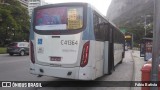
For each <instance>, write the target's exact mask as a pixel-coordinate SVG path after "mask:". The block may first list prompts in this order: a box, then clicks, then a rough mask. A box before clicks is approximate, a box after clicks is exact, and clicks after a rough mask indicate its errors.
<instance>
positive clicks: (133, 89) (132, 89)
mask: <svg viewBox="0 0 160 90" xmlns="http://www.w3.org/2000/svg"><path fill="white" fill-rule="evenodd" d="M133 52H134V50H132V51H131V56H132V60H133V72H132V81H135V60H134V58H133ZM130 90H135V87H131V88H130Z"/></svg>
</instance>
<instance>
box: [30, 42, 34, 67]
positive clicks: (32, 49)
mask: <svg viewBox="0 0 160 90" xmlns="http://www.w3.org/2000/svg"><path fill="white" fill-rule="evenodd" d="M30 59H31V62H32V63H33V64H34V63H35V57H34V46H33V43H32V41H30Z"/></svg>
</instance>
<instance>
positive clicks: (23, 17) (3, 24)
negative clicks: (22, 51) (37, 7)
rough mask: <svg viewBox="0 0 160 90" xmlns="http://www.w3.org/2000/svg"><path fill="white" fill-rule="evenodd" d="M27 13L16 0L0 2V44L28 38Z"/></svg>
mask: <svg viewBox="0 0 160 90" xmlns="http://www.w3.org/2000/svg"><path fill="white" fill-rule="evenodd" d="M29 19H30V18H29V15H28V11H27V9H26V8H24V7H23V6H21V4H20V2H19V1H17V0H4V2H3V3H0V45H2V46H4V45H5V44H7V43H9V42H11V41H22V40H24V39H25V40H28V37H27V36H28V34H29V27H30V26H29V25H30V24H29V23H30V22H29Z"/></svg>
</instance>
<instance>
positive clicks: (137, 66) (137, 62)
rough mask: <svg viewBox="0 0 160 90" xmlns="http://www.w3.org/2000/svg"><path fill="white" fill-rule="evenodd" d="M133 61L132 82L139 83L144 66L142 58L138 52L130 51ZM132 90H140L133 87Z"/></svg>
mask: <svg viewBox="0 0 160 90" xmlns="http://www.w3.org/2000/svg"><path fill="white" fill-rule="evenodd" d="M132 56H133V60H134V78H133V81H141V69H142V66H143V65H144V64H145V61H144V57H140V51H137V50H132ZM133 90H141V87H135V88H134V89H133Z"/></svg>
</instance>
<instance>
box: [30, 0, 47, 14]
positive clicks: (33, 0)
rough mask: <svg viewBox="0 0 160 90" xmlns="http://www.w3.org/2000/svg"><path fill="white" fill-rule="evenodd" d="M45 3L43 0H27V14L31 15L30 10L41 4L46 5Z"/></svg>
mask: <svg viewBox="0 0 160 90" xmlns="http://www.w3.org/2000/svg"><path fill="white" fill-rule="evenodd" d="M46 4H47V3H46V2H45V1H44V0H28V12H29V16H31V15H32V11H33V9H34V8H36V7H38V6H42V5H46Z"/></svg>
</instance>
